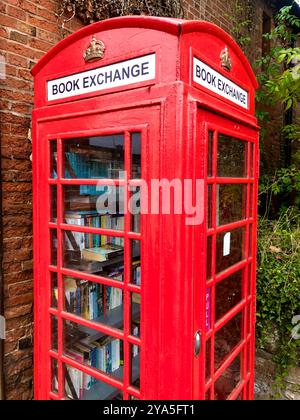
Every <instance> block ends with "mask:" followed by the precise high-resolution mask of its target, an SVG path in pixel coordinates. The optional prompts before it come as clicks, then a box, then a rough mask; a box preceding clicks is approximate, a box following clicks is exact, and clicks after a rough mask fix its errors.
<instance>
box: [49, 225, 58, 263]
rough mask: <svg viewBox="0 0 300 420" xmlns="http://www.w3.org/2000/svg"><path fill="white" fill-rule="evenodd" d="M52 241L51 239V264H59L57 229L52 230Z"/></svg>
mask: <svg viewBox="0 0 300 420" xmlns="http://www.w3.org/2000/svg"><path fill="white" fill-rule="evenodd" d="M50 241H51V265H53V266H56V265H57V230H56V229H51V230H50Z"/></svg>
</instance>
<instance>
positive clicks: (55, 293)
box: [50, 273, 58, 308]
mask: <svg viewBox="0 0 300 420" xmlns="http://www.w3.org/2000/svg"><path fill="white" fill-rule="evenodd" d="M50 275H51V306H52V308H57V302H58V287H57V273H50Z"/></svg>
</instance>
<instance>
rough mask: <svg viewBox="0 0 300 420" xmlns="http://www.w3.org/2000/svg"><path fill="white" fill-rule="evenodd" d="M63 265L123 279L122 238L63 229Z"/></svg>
mask: <svg viewBox="0 0 300 420" xmlns="http://www.w3.org/2000/svg"><path fill="white" fill-rule="evenodd" d="M63 256H64V267H65V268H69V269H72V270H77V271H83V272H85V273H89V274H95V275H99V276H102V277H107V278H111V279H114V280H119V281H123V276H124V239H123V238H116V237H111V236H105V235H93V234H90V233H81V232H71V231H65V232H64V233H63Z"/></svg>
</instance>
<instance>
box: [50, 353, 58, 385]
mask: <svg viewBox="0 0 300 420" xmlns="http://www.w3.org/2000/svg"><path fill="white" fill-rule="evenodd" d="M51 378H52V380H51V388H52V389H51V391H52V392H55V393H57V392H58V363H57V360H56V359H51Z"/></svg>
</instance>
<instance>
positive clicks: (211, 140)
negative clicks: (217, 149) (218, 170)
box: [207, 131, 214, 178]
mask: <svg viewBox="0 0 300 420" xmlns="http://www.w3.org/2000/svg"><path fill="white" fill-rule="evenodd" d="M213 150H214V132H213V131H209V132H208V162H207V176H208V177H209V178H210V177H212V176H213V154H214V153H213Z"/></svg>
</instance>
